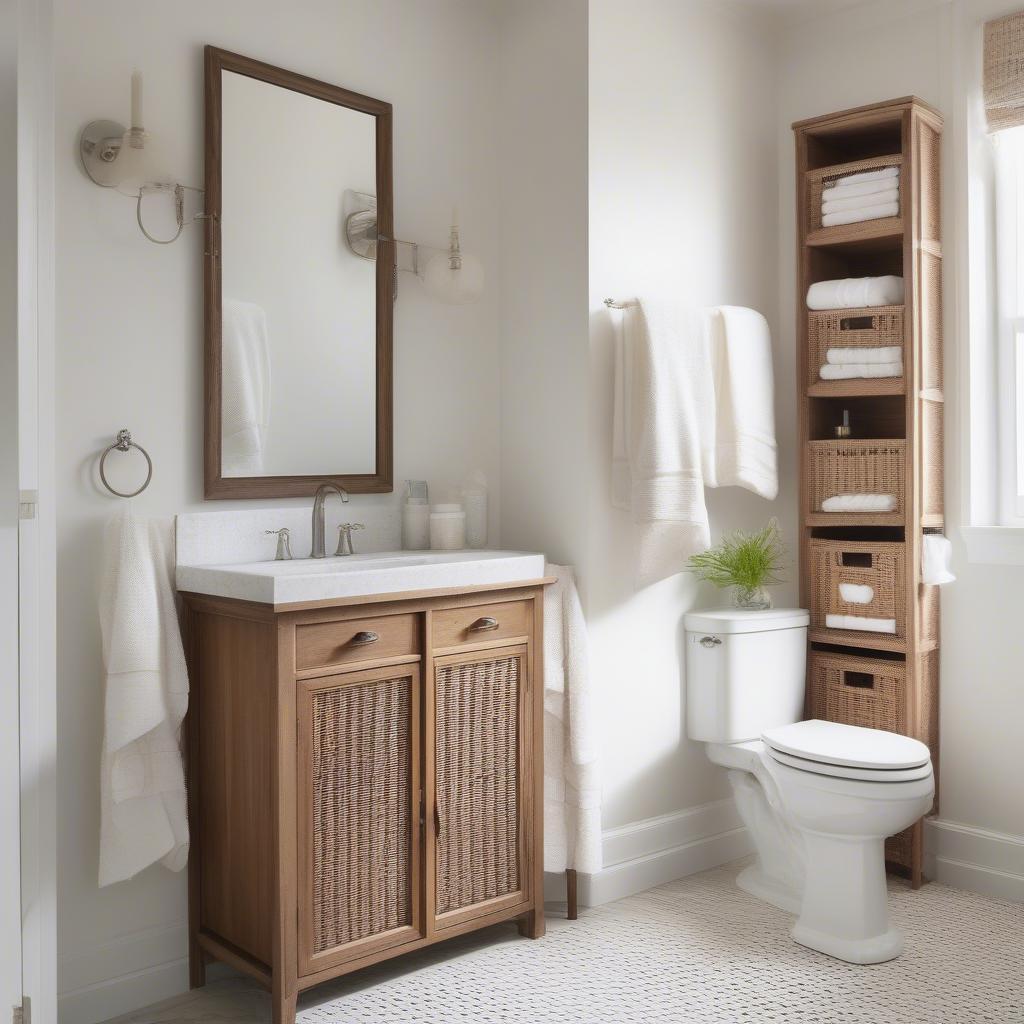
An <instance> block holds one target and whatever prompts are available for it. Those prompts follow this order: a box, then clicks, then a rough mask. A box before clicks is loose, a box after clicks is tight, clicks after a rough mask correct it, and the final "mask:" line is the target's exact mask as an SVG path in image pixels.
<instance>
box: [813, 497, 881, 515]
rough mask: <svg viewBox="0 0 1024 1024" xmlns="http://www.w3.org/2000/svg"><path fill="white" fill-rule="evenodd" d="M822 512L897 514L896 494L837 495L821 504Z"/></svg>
mask: <svg viewBox="0 0 1024 1024" xmlns="http://www.w3.org/2000/svg"><path fill="white" fill-rule="evenodd" d="M821 511H822V512H895V511H896V495H895V494H836V495H833V496H832V497H831V498H826V499H825V500H824V501H823V502H822V503H821Z"/></svg>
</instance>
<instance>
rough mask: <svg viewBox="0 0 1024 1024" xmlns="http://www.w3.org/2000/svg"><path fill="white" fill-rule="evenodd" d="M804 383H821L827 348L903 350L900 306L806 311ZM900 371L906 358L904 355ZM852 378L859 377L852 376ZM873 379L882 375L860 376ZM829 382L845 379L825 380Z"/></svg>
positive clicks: (874, 381)
mask: <svg viewBox="0 0 1024 1024" xmlns="http://www.w3.org/2000/svg"><path fill="white" fill-rule="evenodd" d="M807 344H808V359H807V384H808V385H809V386H810V385H814V384H821V383H822V379H821V368H822V367H823V366H824V365H825V363H826V362H827V353H828V350H829V349H830V348H891V347H892V346H894V345H899V347H900V353H901V358H902V353H903V348H904V346H903V307H902V306H876V307H874V308H870V309H826V310H818V311H815V310H811V311H809V312H808V313H807ZM904 372H906V360H905V359H904ZM854 379H855V380H857V379H860V378H854ZM863 379H864V380H870V381H871V382H873V383H876V382H877V381H879V380H887V379H889V378H885V377H870V378H863ZM827 383H829V384H839V383H843V384H846V383H848V381H847V380H844V381H841V382H840V381H828V382H827Z"/></svg>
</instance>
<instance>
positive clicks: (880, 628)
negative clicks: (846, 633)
mask: <svg viewBox="0 0 1024 1024" xmlns="http://www.w3.org/2000/svg"><path fill="white" fill-rule="evenodd" d="M825 625H826V626H827V627H828V628H829V629H859V630H862V631H863V632H865V633H895V632H896V620H895V619H869V618H868V617H867V616H866V615H826V616H825Z"/></svg>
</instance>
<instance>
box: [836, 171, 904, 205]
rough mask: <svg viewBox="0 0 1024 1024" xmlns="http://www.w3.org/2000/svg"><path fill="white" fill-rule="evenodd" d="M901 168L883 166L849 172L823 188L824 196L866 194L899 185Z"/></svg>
mask: <svg viewBox="0 0 1024 1024" xmlns="http://www.w3.org/2000/svg"><path fill="white" fill-rule="evenodd" d="M899 180H900V169H899V168H898V167H883V168H881V169H880V170H877V171H861V172H860V173H858V174H847V175H846V176H845V177H842V178H833V179H832V181H831V184H828V185H825V186H824V188H823V189H822V196H823V197H825V198H828V197H829V196H832V195H836V194H837V193H838V194H840V195H864V194H865V193H870V192H876V191H878V189H880V188H896V187H898V185H899Z"/></svg>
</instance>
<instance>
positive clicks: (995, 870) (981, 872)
mask: <svg viewBox="0 0 1024 1024" xmlns="http://www.w3.org/2000/svg"><path fill="white" fill-rule="evenodd" d="M924 835H925V840H924V842H925V859H924V868H925V874H926V875H927V876H928V877H929V878H934V879H935V880H936V881H939V882H945V883H946V884H947V885H953V886H956V887H957V888H958V889H969V890H970V891H971V892H977V893H981V894H982V895H983V896H995V897H996V898H998V899H1004V900H1014V901H1016V902H1018V903H1024V836H1010V835H1004V834H1003V833H1001V832H989V831H987V830H986V829H982V828H974V827H973V826H971V825H961V824H960V823H959V822H955V821H945V820H944V819H942V818H931V819H928V820H927V821H926V822H925V834H924Z"/></svg>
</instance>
